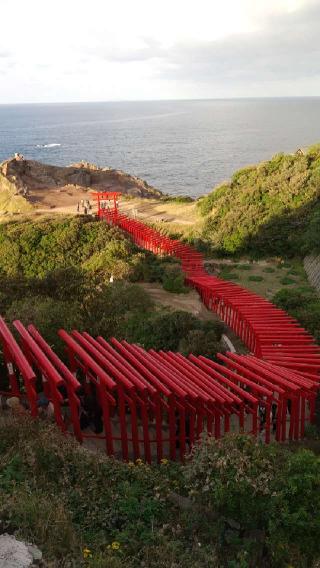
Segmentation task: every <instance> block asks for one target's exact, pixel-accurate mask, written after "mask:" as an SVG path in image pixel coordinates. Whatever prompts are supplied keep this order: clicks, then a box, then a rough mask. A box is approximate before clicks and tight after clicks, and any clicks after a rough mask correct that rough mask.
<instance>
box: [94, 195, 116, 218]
mask: <svg viewBox="0 0 320 568" xmlns="http://www.w3.org/2000/svg"><path fill="white" fill-rule="evenodd" d="M91 195H92V199H93V200H94V201H96V202H97V208H98V210H97V215H98V217H99V218H100V219H103V218H106V217H108V218H109V217H110V215H112V216H115V217H117V215H118V208H119V201H120V199H121V195H122V194H121V193H120V192H119V191H97V192H95V193H92V194H91Z"/></svg>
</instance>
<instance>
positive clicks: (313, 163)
mask: <svg viewBox="0 0 320 568" xmlns="http://www.w3.org/2000/svg"><path fill="white" fill-rule="evenodd" d="M319 181H320V150H319V147H314V148H313V149H312V151H310V153H308V154H307V155H302V156H301V155H284V154H278V155H276V156H274V157H273V158H272V159H271V160H269V161H267V162H263V163H261V164H258V165H257V166H252V167H249V168H244V169H242V170H240V171H238V172H235V174H234V175H233V176H232V179H231V181H230V182H229V183H227V184H224V185H223V186H222V187H220V188H216V189H215V190H213V191H212V192H211V193H209V195H207V196H205V197H203V198H201V199H200V200H199V201H198V208H199V211H200V213H201V214H202V215H204V216H206V220H205V223H204V225H203V230H202V235H201V236H202V238H203V239H204V240H205V241H207V242H208V243H209V244H211V246H212V249H213V250H214V252H215V253H218V254H224V255H226V254H228V255H234V254H237V255H247V254H249V255H250V256H254V257H256V258H258V257H263V256H270V255H276V256H283V257H287V258H290V257H293V256H296V254H297V252H298V254H306V253H308V252H310V251H311V250H314V251H317V250H319V251H320V240H319V235H320V229H319V227H320V224H319V223H320V206H319V203H318V199H319Z"/></svg>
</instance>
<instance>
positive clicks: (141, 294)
mask: <svg viewBox="0 0 320 568" xmlns="http://www.w3.org/2000/svg"><path fill="white" fill-rule="evenodd" d="M0 275H1V278H0V314H2V315H4V316H5V317H6V319H7V321H8V322H11V321H13V320H14V319H21V321H22V322H23V323H25V324H29V323H34V324H35V325H36V326H37V327H38V328H39V330H40V332H41V333H42V334H43V335H44V337H45V338H46V340H47V341H48V342H49V343H50V344H51V345H53V346H54V347H55V348H56V349H57V351H58V353H59V355H60V356H62V357H63V356H64V350H63V345H62V343H61V342H60V340H59V339H58V337H57V330H58V329H59V328H64V329H66V330H67V331H71V330H72V329H78V330H86V331H88V332H89V333H91V334H92V335H94V336H96V335H102V336H103V337H105V338H108V337H111V336H115V337H117V338H119V339H127V340H129V341H132V342H138V343H140V344H141V345H143V346H145V347H155V348H158V349H172V350H178V349H180V350H181V351H182V352H184V353H189V352H190V350H191V346H194V347H195V348H196V351H199V350H200V352H201V353H202V354H204V355H207V354H209V355H214V353H215V352H216V351H217V350H218V348H219V341H220V338H221V334H222V328H221V326H220V325H217V324H215V323H212V324H206V325H204V324H203V323H202V322H201V321H200V320H198V319H197V318H195V317H194V316H192V315H190V314H189V313H187V312H179V311H177V312H175V311H169V310H164V309H163V310H160V309H158V308H156V306H155V305H154V303H153V302H152V301H151V299H150V296H149V295H148V294H147V293H146V292H145V290H142V288H141V287H139V286H137V285H135V284H134V282H137V281H147V282H153V281H160V282H163V285H164V287H165V288H166V289H167V290H170V291H174V292H185V291H186V290H185V288H184V283H183V276H182V272H181V268H180V266H179V264H177V263H176V261H175V260H174V259H171V258H165V259H158V258H156V257H155V256H154V255H152V254H151V253H147V252H142V251H139V249H137V248H136V247H135V246H134V245H133V243H132V242H131V241H130V240H129V239H128V238H126V237H125V235H124V234H123V233H122V232H121V231H120V230H118V229H115V228H112V227H109V226H108V225H107V224H106V223H101V222H96V221H92V220H89V219H86V218H84V217H83V218H81V217H77V218H75V219H72V218H67V219H53V220H48V219H45V220H42V221H37V222H31V221H26V222H20V223H19V222H13V223H8V224H4V225H0ZM111 275H113V277H114V278H115V281H114V282H113V283H110V282H109V279H110V276H111ZM208 332H209V333H208Z"/></svg>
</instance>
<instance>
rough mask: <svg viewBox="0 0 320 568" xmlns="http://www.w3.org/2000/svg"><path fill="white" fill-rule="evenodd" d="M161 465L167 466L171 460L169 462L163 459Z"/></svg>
mask: <svg viewBox="0 0 320 568" xmlns="http://www.w3.org/2000/svg"><path fill="white" fill-rule="evenodd" d="M160 463H161V465H167V464H168V463H169V460H167V459H166V458H162V460H160Z"/></svg>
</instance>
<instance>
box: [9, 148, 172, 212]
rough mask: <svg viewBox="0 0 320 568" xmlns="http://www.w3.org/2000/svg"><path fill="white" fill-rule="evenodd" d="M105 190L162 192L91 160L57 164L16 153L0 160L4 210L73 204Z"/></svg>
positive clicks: (146, 194) (137, 193) (145, 195)
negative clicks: (92, 193) (89, 161)
mask: <svg viewBox="0 0 320 568" xmlns="http://www.w3.org/2000/svg"><path fill="white" fill-rule="evenodd" d="M102 190H104V191H120V192H121V193H123V194H126V195H130V196H133V197H142V198H160V197H161V196H162V193H161V191H159V190H157V189H155V188H154V187H152V186H150V185H149V184H148V183H147V182H145V181H144V180H142V179H140V178H138V177H136V176H131V175H129V174H126V173H124V172H122V171H120V170H115V169H111V168H99V167H98V166H96V165H94V164H90V163H88V162H81V163H78V164H72V165H70V166H67V167H63V166H53V165H50V164H43V163H41V162H36V161H34V160H26V159H24V157H23V156H21V155H20V154H16V155H15V157H13V158H10V159H8V160H5V161H4V162H2V164H0V214H6V213H19V212H21V213H22V212H28V211H30V210H32V209H34V208H36V209H39V208H40V209H54V208H60V209H61V208H63V207H71V206H73V205H75V204H76V203H77V202H78V201H79V200H80V199H83V198H84V197H85V198H87V199H89V198H90V195H89V194H90V191H102Z"/></svg>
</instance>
